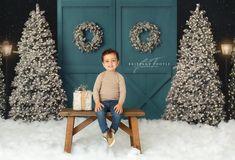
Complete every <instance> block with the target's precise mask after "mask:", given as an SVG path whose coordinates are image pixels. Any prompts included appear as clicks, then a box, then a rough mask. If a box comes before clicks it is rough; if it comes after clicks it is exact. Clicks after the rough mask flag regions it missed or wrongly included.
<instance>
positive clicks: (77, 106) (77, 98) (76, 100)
mask: <svg viewBox="0 0 235 160" xmlns="http://www.w3.org/2000/svg"><path fill="white" fill-rule="evenodd" d="M73 109H74V110H92V92H91V91H89V90H84V91H78V90H75V91H74V92H73Z"/></svg>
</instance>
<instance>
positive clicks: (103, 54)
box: [101, 48, 119, 62]
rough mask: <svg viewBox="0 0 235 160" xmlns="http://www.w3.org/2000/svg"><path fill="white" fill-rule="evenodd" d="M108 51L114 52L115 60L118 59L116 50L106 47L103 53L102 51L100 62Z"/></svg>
mask: <svg viewBox="0 0 235 160" xmlns="http://www.w3.org/2000/svg"><path fill="white" fill-rule="evenodd" d="M110 53H114V54H115V55H116V57H117V60H118V61H119V54H118V52H117V51H115V50H114V49H111V48H109V49H106V50H105V51H104V52H103V53H102V56H101V60H102V62H103V61H104V56H105V55H107V54H110Z"/></svg>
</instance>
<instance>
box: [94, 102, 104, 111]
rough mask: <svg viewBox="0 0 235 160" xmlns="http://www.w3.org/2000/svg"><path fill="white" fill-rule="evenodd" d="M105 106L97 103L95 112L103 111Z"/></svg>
mask: <svg viewBox="0 0 235 160" xmlns="http://www.w3.org/2000/svg"><path fill="white" fill-rule="evenodd" d="M103 107H104V105H103V104H102V103H100V102H96V103H95V112H98V111H101V110H102V108H103Z"/></svg>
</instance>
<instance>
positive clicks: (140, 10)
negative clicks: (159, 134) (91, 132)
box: [57, 0, 177, 119]
mask: <svg viewBox="0 0 235 160" xmlns="http://www.w3.org/2000/svg"><path fill="white" fill-rule="evenodd" d="M57 7H58V14H57V20H58V21H57V23H58V25H57V29H58V59H59V65H60V66H61V76H62V80H63V85H64V89H65V91H66V94H67V96H68V106H72V100H73V92H74V90H75V89H76V88H77V87H78V86H79V85H80V84H82V83H85V84H87V85H88V87H89V89H90V90H92V88H93V85H94V82H95V79H96V77H97V75H98V74H99V73H100V72H102V71H104V68H103V67H102V64H101V54H102V51H104V50H105V49H107V48H113V49H116V50H117V51H118V52H119V54H120V65H119V67H118V71H119V72H120V73H121V74H122V75H123V76H124V77H125V80H126V87H127V97H126V101H125V107H126V108H132V107H135V108H141V109H143V110H144V111H145V113H146V118H150V119H155V118H160V117H161V115H162V114H163V112H164V110H165V107H166V96H167V93H168V91H169V88H170V85H171V78H172V76H173V74H174V70H173V68H174V66H175V64H176V53H177V27H176V26H177V22H176V19H177V11H176V9H177V4H176V0H58V1H57ZM86 21H91V22H95V23H97V24H98V25H99V26H100V27H101V28H102V30H103V32H104V37H103V43H102V46H101V47H100V48H99V49H98V50H96V51H95V52H93V53H82V52H81V51H80V50H79V48H78V47H77V46H76V45H75V44H74V43H73V36H74V30H75V28H76V26H77V25H79V24H81V23H83V22H86ZM143 21H146V22H150V23H152V24H154V25H156V26H157V27H158V28H159V30H160V44H159V45H158V46H157V47H155V48H154V49H153V50H152V52H151V53H140V52H139V51H138V50H136V49H135V48H134V47H132V44H131V42H130V38H129V34H130V30H131V29H132V28H133V26H134V25H135V24H136V23H138V22H143ZM148 36H149V33H148V32H143V34H141V35H140V37H141V40H143V41H147V40H146V39H147V38H148Z"/></svg>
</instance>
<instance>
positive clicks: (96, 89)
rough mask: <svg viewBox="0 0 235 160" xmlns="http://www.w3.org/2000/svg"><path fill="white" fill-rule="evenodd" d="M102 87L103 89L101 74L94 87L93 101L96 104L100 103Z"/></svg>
mask: <svg viewBox="0 0 235 160" xmlns="http://www.w3.org/2000/svg"><path fill="white" fill-rule="evenodd" d="M100 87H101V74H99V75H98V76H97V78H96V81H95V84H94V87H93V99H94V101H95V103H97V102H100V95H99V92H100Z"/></svg>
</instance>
